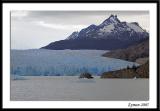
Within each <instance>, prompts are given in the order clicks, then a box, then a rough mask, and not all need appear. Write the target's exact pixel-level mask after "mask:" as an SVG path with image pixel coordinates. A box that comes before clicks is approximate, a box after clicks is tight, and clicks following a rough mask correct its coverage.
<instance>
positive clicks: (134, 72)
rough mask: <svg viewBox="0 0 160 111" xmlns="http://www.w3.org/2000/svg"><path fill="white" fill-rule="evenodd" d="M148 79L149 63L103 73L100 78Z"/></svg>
mask: <svg viewBox="0 0 160 111" xmlns="http://www.w3.org/2000/svg"><path fill="white" fill-rule="evenodd" d="M135 77H136V78H149V61H147V62H146V63H145V64H143V65H141V66H139V67H135V66H133V67H132V68H129V67H128V68H126V69H121V70H117V71H110V72H105V73H103V74H102V75H101V78H135Z"/></svg>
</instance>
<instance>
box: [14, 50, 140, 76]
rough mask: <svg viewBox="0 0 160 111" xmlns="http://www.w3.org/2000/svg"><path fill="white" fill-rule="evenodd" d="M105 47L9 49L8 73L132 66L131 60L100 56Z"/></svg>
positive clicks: (73, 73) (73, 71) (65, 72)
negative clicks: (102, 48) (85, 48)
mask: <svg viewBox="0 0 160 111" xmlns="http://www.w3.org/2000/svg"><path fill="white" fill-rule="evenodd" d="M106 52H107V51H105V50H46V49H33V50H11V74H15V75H21V76H62V75H63V76H76V75H79V74H80V73H83V72H89V73H92V74H93V75H101V74H102V73H103V72H107V71H112V70H118V69H122V68H126V67H127V66H130V67H132V66H133V65H134V64H135V65H138V64H136V63H134V62H128V61H124V60H119V59H113V58H107V57H102V54H104V53H106Z"/></svg>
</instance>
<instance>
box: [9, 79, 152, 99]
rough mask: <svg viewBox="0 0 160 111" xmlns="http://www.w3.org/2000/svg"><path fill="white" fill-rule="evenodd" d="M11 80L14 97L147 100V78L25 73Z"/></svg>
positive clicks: (12, 97)
mask: <svg viewBox="0 0 160 111" xmlns="http://www.w3.org/2000/svg"><path fill="white" fill-rule="evenodd" d="M24 78H25V79H23V80H11V98H10V99H11V101H91V100H93V101H107V100H108V101H109V100H115V101H119V100H120V101H126V100H127V101H132V100H133V101H135V100H137V101H147V100H149V80H148V79H100V77H99V76H98V77H94V79H78V76H25V77H24Z"/></svg>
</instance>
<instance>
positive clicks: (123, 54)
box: [103, 39, 149, 64]
mask: <svg viewBox="0 0 160 111" xmlns="http://www.w3.org/2000/svg"><path fill="white" fill-rule="evenodd" d="M103 56H105V57H111V58H117V59H124V60H127V61H132V62H139V63H141V64H143V63H145V62H146V61H147V60H148V57H149V39H146V40H144V41H143V42H140V43H138V44H135V45H133V46H130V47H128V48H126V49H118V50H113V51H110V52H107V53H105V54H103Z"/></svg>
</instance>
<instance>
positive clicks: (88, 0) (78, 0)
mask: <svg viewBox="0 0 160 111" xmlns="http://www.w3.org/2000/svg"><path fill="white" fill-rule="evenodd" d="M3 3H155V4H156V5H157V14H156V15H157V26H156V28H157V64H156V65H157V108H149V109H154V110H160V103H159V101H160V97H159V93H160V92H159V88H160V85H159V84H160V81H159V80H160V76H159V73H160V72H159V68H160V67H159V62H160V59H159V47H160V45H159V42H160V39H159V37H160V35H159V31H160V30H159V26H160V22H159V19H160V15H159V13H160V12H159V10H160V8H159V6H160V1H159V0H95V1H94V0H44V1H42V0H2V2H1V17H2V19H1V29H2V30H1V31H2V32H1V54H2V55H1V61H2V62H1V63H2V67H0V68H1V74H2V75H1V98H2V99H1V103H2V104H1V109H2V110H3V109H7V108H3V92H2V91H3V44H4V43H3ZM8 109H12V108H8ZM13 109H17V108H13ZM18 109H20V108H18ZM21 109H26V108H21ZM27 109H32V108H27ZM34 109H41V108H34ZM43 109H65V108H43ZM66 109H85V108H66ZM87 109H94V108H87ZM95 109H99V108H95ZM102 109H110V108H102ZM111 109H112V108H111ZM113 109H115V108H113ZM119 109H122V110H126V109H129V108H119ZM134 109H139V108H134ZM140 110H142V109H140Z"/></svg>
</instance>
